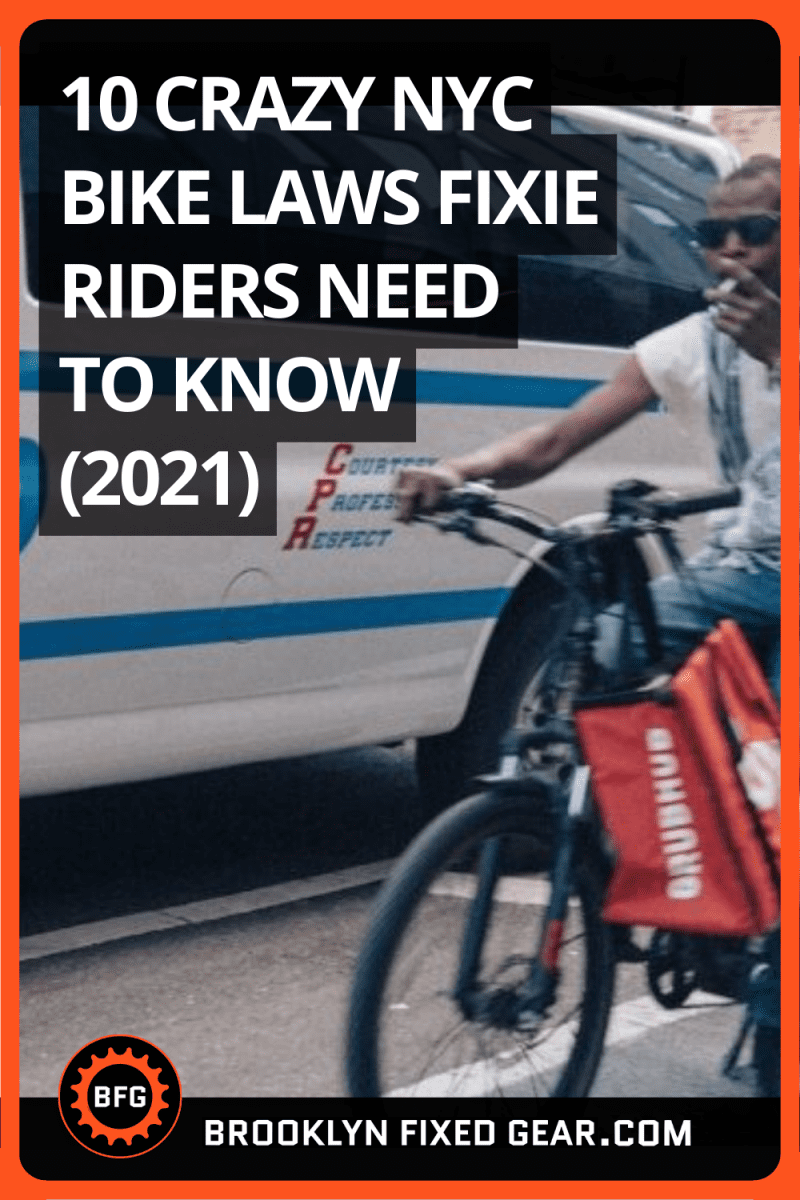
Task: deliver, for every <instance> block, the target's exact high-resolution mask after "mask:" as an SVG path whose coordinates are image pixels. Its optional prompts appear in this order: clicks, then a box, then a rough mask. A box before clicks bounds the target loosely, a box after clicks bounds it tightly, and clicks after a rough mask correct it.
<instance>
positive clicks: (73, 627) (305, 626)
mask: <svg viewBox="0 0 800 1200" xmlns="http://www.w3.org/2000/svg"><path fill="white" fill-rule="evenodd" d="M509 595H510V591H509V589H508V588H480V589H476V590H470V591H449V592H410V593H407V594H405V595H398V596H356V597H352V598H346V599H336V600H299V601H296V602H294V603H280V604H254V605H245V606H241V607H236V608H196V609H191V608H190V609H179V610H177V611H173V612H143V613H121V614H119V615H113V616H102V617H100V616H98V617H74V618H67V619H63V620H62V619H55V620H47V621H25V622H23V623H22V625H21V626H20V658H21V659H22V660H23V661H30V660H33V659H44V658H73V657H76V656H79V655H84V654H119V653H123V652H125V651H131V650H162V649H166V648H167V647H170V646H200V645H208V644H211V643H215V642H229V641H258V640H262V639H265V638H278V637H309V636H312V635H314V634H320V633H355V632H360V631H361V630H364V629H392V628H400V627H403V626H407V625H435V624H441V623H442V622H446V621H477V620H481V619H483V618H486V617H496V616H497V615H498V614H499V613H500V610H501V609H502V607H503V605H504V604H505V602H506V600H507V599H508V597H509Z"/></svg>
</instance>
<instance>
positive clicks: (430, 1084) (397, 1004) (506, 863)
mask: <svg viewBox="0 0 800 1200" xmlns="http://www.w3.org/2000/svg"><path fill="white" fill-rule="evenodd" d="M538 787H539V792H540V793H541V794H538V795H537V794H536V789H537V785H536V783H535V781H531V782H530V783H529V786H528V794H525V795H523V796H519V795H517V796H512V795H509V794H500V793H495V792H485V793H481V794H479V795H477V796H472V797H470V798H468V799H466V800H462V801H461V802H460V803H459V804H457V805H454V806H453V807H452V808H450V809H448V810H447V811H446V812H444V813H442V814H441V815H440V816H439V817H438V818H436V820H434V821H433V822H432V823H431V824H430V825H429V826H428V827H427V828H426V829H424V830H423V831H422V833H421V834H419V835H418V837H417V838H416V839H415V841H414V842H413V843H412V844H411V846H409V848H408V850H407V851H406V852H405V854H404V855H403V856H402V858H401V859H400V861H399V863H398V864H397V866H396V868H395V870H394V872H393V873H392V875H391V877H390V878H389V879H388V880H387V882H386V884H385V885H384V888H383V890H382V892H381V894H380V895H379V897H378V901H377V903H376V907H375V910H374V912H373V916H372V921H371V923H370V927H369V930H368V933H367V936H366V939H365V942H364V945H363V948H362V951H361V955H360V958H359V961H358V964H357V968H356V972H355V978H354V982H353V987H352V995H351V1005H350V1015H349V1028H348V1043H347V1063H346V1067H347V1083H348V1088H349V1091H350V1094H351V1095H353V1096H379V1095H393V1094H394V1095H398V1094H399V1095H419V1096H422V1095H424V1096H426V1097H427V1096H436V1095H443V1096H453V1095H459V1096H462V1095H477V1096H486V1095H489V1096H491V1095H536V1096H541V1095H548V1096H585V1095H587V1094H588V1092H589V1089H590V1088H591V1086H592V1082H593V1080H594V1077H595V1074H596V1071H597V1067H598V1065H599V1062H600V1058H601V1055H602V1050H603V1040H604V1037H605V1031H606V1026H607V1023H608V1018H609V1014H610V1010H611V1003H612V999H613V990H614V955H613V950H612V941H611V933H610V929H609V927H608V926H606V925H604V924H603V923H602V921H601V919H600V904H601V897H602V884H601V882H600V879H599V876H598V875H597V874H596V873H595V872H594V871H593V870H592V868H591V867H590V864H589V863H588V861H586V857H587V856H582V855H578V856H576V857H577V858H578V862H577V866H576V870H575V872H574V886H573V895H572V896H571V898H570V902H569V906H568V911H567V919H566V920H565V933H564V939H563V941H562V951H561V955H560V961H559V971H560V981H559V984H558V989H557V993H556V997H555V1001H554V1003H553V1005H552V1006H551V1008H550V1009H549V1010H548V1012H547V1014H546V1016H545V1018H544V1019H543V1020H542V1022H541V1023H540V1025H538V1026H537V1028H536V1029H535V1030H530V1029H528V1030H520V1029H517V1028H511V1029H509V1028H501V1027H499V1026H498V1025H496V1024H493V1023H491V1022H487V1021H485V1020H484V1021H480V1022H478V1021H474V1020H469V1019H467V1018H466V1017H465V1016H464V1015H463V1014H462V1013H461V1011H460V1010H459V1007H458V1005H457V1003H456V1001H455V1000H453V998H452V995H451V994H449V993H448V987H449V986H450V985H452V981H453V971H454V969H455V968H456V966H457V963H458V959H459V954H460V951H459V946H460V941H459V938H460V933H461V932H463V929H462V928H460V925H461V918H463V909H464V907H465V905H464V901H465V900H466V901H469V899H470V896H471V894H474V885H473V880H474V870H473V864H474V861H475V854H476V853H477V852H478V851H479V849H480V847H481V846H483V845H485V843H486V842H487V840H488V839H491V838H498V837H499V838H501V839H502V842H501V843H498V844H500V845H502V848H503V862H502V866H503V869H502V872H501V875H500V878H499V880H498V883H497V884H496V885H495V886H494V888H493V891H492V910H491V912H492V918H491V922H490V925H489V931H488V935H487V937H486V939H485V944H484V945H483V948H482V963H481V972H480V979H481V983H482V984H483V985H484V987H494V988H495V989H496V990H497V992H498V993H499V992H500V991H502V990H503V989H506V990H508V989H510V990H511V991H512V992H513V990H514V987H515V986H516V987H517V988H518V987H519V986H520V985H521V983H522V981H523V980H524V979H525V978H526V977H527V974H528V966H529V965H530V962H531V960H532V958H533V955H534V953H535V950H536V947H537V944H538V940H539V939H538V935H539V922H540V920H541V917H542V915H543V913H544V907H543V905H544V904H545V903H546V900H547V896H548V895H549V877H548V874H547V870H548V867H549V860H550V856H551V850H550V849H549V848H548V846H547V844H546V843H545V842H544V841H543V840H542V812H543V810H544V809H545V808H546V799H545V796H544V789H543V788H542V787H541V785H538ZM537 809H538V811H537ZM532 914H535V919H532ZM409 954H410V957H409ZM418 1022H419V1028H418V1029H417V1028H416V1025H417V1023H418ZM417 1076H419V1078H417Z"/></svg>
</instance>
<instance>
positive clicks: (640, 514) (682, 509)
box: [416, 480, 741, 542]
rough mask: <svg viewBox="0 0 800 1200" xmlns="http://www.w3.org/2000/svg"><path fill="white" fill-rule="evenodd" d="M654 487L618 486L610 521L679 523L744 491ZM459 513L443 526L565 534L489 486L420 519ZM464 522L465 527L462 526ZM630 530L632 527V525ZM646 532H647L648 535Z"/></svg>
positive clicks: (452, 495)
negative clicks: (482, 522)
mask: <svg viewBox="0 0 800 1200" xmlns="http://www.w3.org/2000/svg"><path fill="white" fill-rule="evenodd" d="M655 490H656V489H655V488H653V487H652V486H651V485H650V484H646V483H642V482H640V481H638V480H632V481H629V482H627V483H625V484H621V485H617V487H616V488H614V489H613V490H612V493H611V503H610V512H609V519H610V523H611V524H612V525H613V524H614V522H615V521H616V522H618V523H619V524H620V527H621V525H622V522H623V521H625V522H628V523H629V522H630V521H631V520H633V522H634V523H635V522H637V521H640V522H655V523H656V524H658V523H660V522H664V521H673V520H678V519H679V518H681V517H688V516H692V515H694V514H696V513H704V512H713V511H714V510H715V509H721V508H735V507H736V506H737V505H738V504H739V503H740V502H741V492H740V489H739V488H738V487H728V488H715V489H713V490H711V491H708V492H697V493H695V494H694V495H689V496H669V497H663V498H655V499H654V498H651V496H650V493H651V492H653V491H655ZM447 513H453V514H455V516H454V519H453V523H452V524H450V523H447V522H445V523H442V524H441V527H442V528H444V529H449V530H452V531H453V532H462V533H465V532H467V528H468V527H469V525H470V522H471V521H473V520H474V519H475V518H478V517H486V518H489V519H491V520H495V521H499V522H500V523H501V524H503V525H509V526H512V527H513V528H516V529H521V530H522V531H523V532H525V533H528V534H531V535H533V536H534V537H541V538H545V539H546V540H548V541H553V542H557V541H559V540H561V539H562V538H563V537H564V536H565V533H564V532H562V530H561V527H560V526H543V525H540V524H537V523H536V522H534V521H531V520H530V519H529V517H528V516H527V515H525V514H524V512H523V511H521V510H519V509H515V508H514V507H513V506H511V505H506V504H504V503H503V502H502V501H500V500H498V498H497V495H496V494H495V492H494V491H493V489H492V488H491V487H489V486H487V485H485V484H475V483H468V484H465V485H464V486H463V487H460V488H453V489H452V490H451V491H449V492H445V494H444V495H443V496H442V497H441V498H440V500H439V503H438V504H437V506H436V508H435V509H434V510H433V511H432V512H431V513H430V514H425V513H418V514H416V519H418V520H428V521H432V523H433V524H440V523H439V522H437V521H436V514H442V515H444V514H447ZM462 522H465V524H464V525H463V527H462ZM628 527H630V526H628ZM645 531H646V530H643V532H645Z"/></svg>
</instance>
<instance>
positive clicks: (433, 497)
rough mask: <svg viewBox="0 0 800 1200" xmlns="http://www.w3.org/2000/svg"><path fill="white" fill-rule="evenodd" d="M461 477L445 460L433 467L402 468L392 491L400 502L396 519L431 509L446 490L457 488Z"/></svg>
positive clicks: (403, 519) (400, 519)
mask: <svg viewBox="0 0 800 1200" xmlns="http://www.w3.org/2000/svg"><path fill="white" fill-rule="evenodd" d="M463 482H464V479H463V477H462V475H461V474H460V472H459V471H457V470H456V469H455V468H454V467H451V466H449V465H448V464H447V463H437V464H436V465H435V466H433V467H406V468H405V469H404V470H402V471H399V472H398V475H397V480H396V481H395V485H394V494H395V497H396V498H397V500H398V503H399V505H400V511H399V512H398V514H397V519H398V520H399V521H410V520H411V519H412V517H413V516H414V514H415V513H417V512H423V511H425V510H428V511H430V510H431V509H435V508H436V506H437V505H438V503H439V501H440V500H441V498H442V496H444V495H445V493H446V492H449V491H451V490H452V489H453V488H457V487H461V485H462V484H463Z"/></svg>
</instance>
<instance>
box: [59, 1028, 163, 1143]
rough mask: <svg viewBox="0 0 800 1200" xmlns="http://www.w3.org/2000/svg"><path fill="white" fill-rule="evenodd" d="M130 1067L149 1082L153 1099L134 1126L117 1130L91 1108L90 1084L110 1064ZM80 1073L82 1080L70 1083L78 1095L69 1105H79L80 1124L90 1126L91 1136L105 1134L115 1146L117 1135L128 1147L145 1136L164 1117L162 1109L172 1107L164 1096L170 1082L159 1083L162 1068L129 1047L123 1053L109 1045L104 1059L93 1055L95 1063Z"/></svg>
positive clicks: (76, 1106) (102, 1135) (80, 1069)
mask: <svg viewBox="0 0 800 1200" xmlns="http://www.w3.org/2000/svg"><path fill="white" fill-rule="evenodd" d="M120 1064H121V1065H123V1066H128V1067H135V1068H136V1070H137V1071H140V1072H141V1073H142V1075H144V1077H145V1079H146V1080H147V1082H148V1083H149V1084H150V1089H151V1092H152V1099H151V1100H150V1107H149V1108H148V1110H147V1112H146V1113H145V1115H144V1116H143V1117H142V1119H141V1121H138V1122H137V1123H136V1124H135V1125H131V1126H130V1127H129V1128H128V1129H114V1127H113V1126H111V1125H104V1124H103V1122H102V1121H98V1119H97V1117H95V1116H94V1114H93V1113H92V1110H91V1109H90V1107H89V1084H90V1083H91V1082H92V1080H93V1079H94V1077H95V1076H96V1075H97V1074H98V1072H100V1071H104V1070H105V1068H106V1067H111V1066H119V1065H120ZM78 1074H79V1075H80V1076H81V1081H80V1083H73V1084H70V1087H71V1088H72V1091H73V1092H75V1093H76V1094H77V1099H76V1100H75V1102H74V1103H73V1104H71V1105H70V1108H77V1109H78V1111H79V1113H80V1115H81V1120H80V1121H79V1122H78V1124H79V1125H88V1126H89V1127H90V1129H91V1131H92V1137H104V1138H106V1140H107V1141H108V1144H109V1146H112V1145H113V1144H114V1142H116V1141H117V1139H118V1138H121V1139H122V1141H123V1142H126V1143H127V1144H128V1145H129V1146H130V1144H131V1142H132V1141H133V1139H134V1138H135V1137H136V1136H137V1135H141V1136H142V1137H144V1138H146V1137H147V1136H148V1130H149V1128H150V1126H151V1125H160V1124H161V1117H160V1116H159V1115H158V1114H159V1113H160V1112H161V1110H162V1109H164V1108H169V1105H168V1104H167V1102H166V1100H165V1099H164V1092H166V1090H167V1088H168V1086H169V1085H168V1084H166V1083H160V1082H159V1078H158V1077H159V1075H160V1074H161V1068H160V1067H151V1066H150V1065H149V1063H148V1060H147V1055H146V1054H143V1055H142V1057H141V1058H136V1056H135V1055H134V1053H133V1050H132V1049H131V1047H130V1046H128V1048H127V1049H126V1051H125V1053H124V1054H117V1053H115V1051H114V1050H112V1049H111V1048H110V1047H109V1051H108V1054H106V1055H105V1057H104V1058H98V1056H97V1055H96V1054H93V1055H92V1065H91V1066H90V1067H79V1068H78Z"/></svg>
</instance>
